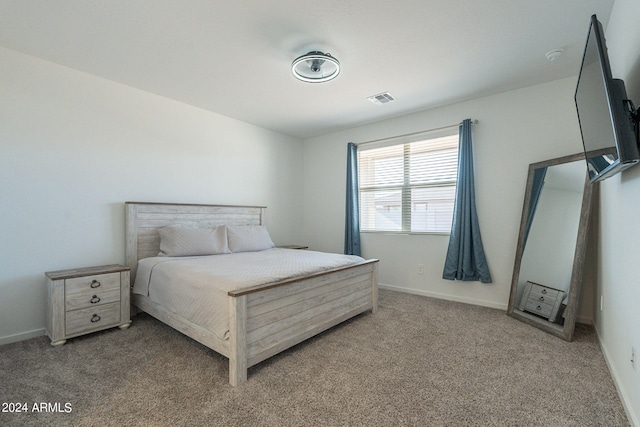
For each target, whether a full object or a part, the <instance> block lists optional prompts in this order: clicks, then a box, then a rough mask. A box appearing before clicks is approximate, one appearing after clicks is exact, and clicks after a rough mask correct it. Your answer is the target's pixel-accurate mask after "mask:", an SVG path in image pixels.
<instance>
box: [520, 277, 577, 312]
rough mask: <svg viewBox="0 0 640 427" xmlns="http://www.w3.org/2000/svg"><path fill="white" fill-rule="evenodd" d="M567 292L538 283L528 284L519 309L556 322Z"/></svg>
mask: <svg viewBox="0 0 640 427" xmlns="http://www.w3.org/2000/svg"><path fill="white" fill-rule="evenodd" d="M564 295H565V292H564V291H561V290H559V289H554V288H551V287H549V286H544V285H540V284H538V283H533V282H527V283H526V285H525V288H524V292H523V293H522V297H521V298H520V305H518V309H520V310H521V311H528V312H529V313H533V314H536V315H538V316H541V317H546V318H547V319H548V320H549V321H550V322H556V321H557V318H558V314H561V313H560V306H561V304H562V300H563V299H564Z"/></svg>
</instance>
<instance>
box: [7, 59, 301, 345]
mask: <svg viewBox="0 0 640 427" xmlns="http://www.w3.org/2000/svg"><path fill="white" fill-rule="evenodd" d="M0 64H2V66H1V67H0V93H1V94H2V95H1V96H0V343H6V342H11V341H14V340H18V339H23V338H28V337H30V336H35V335H40V334H42V333H43V328H44V325H45V297H46V292H45V289H46V288H45V276H44V272H45V271H50V270H58V269H67V268H74V267H83V266H92V265H101V264H108V263H124V260H125V259H124V204H123V203H124V202H125V201H157V202H182V203H219V204H251V205H256V204H257V205H264V206H267V207H268V209H267V224H268V226H269V229H270V231H271V234H272V237H273V239H274V241H275V242H276V243H296V242H300V241H302V239H301V236H300V232H301V225H302V215H301V201H302V199H301V195H300V193H301V191H302V184H301V180H300V176H301V174H302V165H301V162H302V144H301V141H300V140H297V139H294V138H291V137H288V136H284V135H282V134H278V133H275V132H272V131H269V130H266V129H262V128H259V127H256V126H252V125H249V124H246V123H243V122H240V121H237V120H233V119H230V118H227V117H224V116H221V115H217V114H213V113H210V112H207V111H204V110H201V109H198V108H195V107H191V106H188V105H186V104H182V103H178V102H175V101H171V100H169V99H166V98H162V97H159V96H156V95H152V94H149V93H146V92H142V91H140V90H137V89H133V88H131V87H128V86H124V85H120V84H117V83H114V82H111V81H107V80H104V79H100V78H97V77H94V76H91V75H88V74H84V73H81V72H77V71H74V70H71V69H69V68H65V67H61V66H58V65H55V64H53V63H50V62H46V61H42V60H38V59H35V58H33V57H29V56H26V55H23V54H20V53H17V52H13V51H10V50H6V49H0Z"/></svg>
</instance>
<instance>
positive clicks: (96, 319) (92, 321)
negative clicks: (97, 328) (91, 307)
mask: <svg viewBox="0 0 640 427" xmlns="http://www.w3.org/2000/svg"><path fill="white" fill-rule="evenodd" d="M99 321H100V316H98V315H97V314H94V315H93V316H91V323H96V322H99Z"/></svg>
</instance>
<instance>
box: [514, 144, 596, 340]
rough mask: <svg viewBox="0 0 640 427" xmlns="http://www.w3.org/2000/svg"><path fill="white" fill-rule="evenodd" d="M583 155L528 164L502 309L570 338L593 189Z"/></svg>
mask: <svg viewBox="0 0 640 427" xmlns="http://www.w3.org/2000/svg"><path fill="white" fill-rule="evenodd" d="M596 185H597V184H595V185H594V184H590V183H589V180H588V178H587V168H586V165H585V160H584V155H583V154H574V155H571V156H565V157H560V158H557V159H551V160H547V161H543V162H539V163H533V164H531V165H529V175H528V178H527V187H526V192H525V198H524V206H523V209H522V219H521V222H520V235H519V238H518V247H517V250H516V258H515V263H514V268H513V278H512V281H511V295H510V297H509V306H508V308H507V313H508V314H509V315H510V316H512V317H515V318H517V319H519V320H521V321H523V322H526V323H528V324H530V325H532V326H536V327H538V328H540V329H542V330H544V331H546V332H548V333H550V334H553V335H556V336H558V337H560V338H563V339H565V340H567V341H571V340H572V339H573V332H574V329H575V322H576V316H577V311H578V304H579V296H580V291H581V287H582V281H583V272H584V267H585V265H584V264H585V256H586V251H587V242H588V234H589V233H588V232H589V223H590V219H591V216H592V215H591V213H592V204H593V203H594V200H595V199H596V198H595V197H594V188H595V186H596Z"/></svg>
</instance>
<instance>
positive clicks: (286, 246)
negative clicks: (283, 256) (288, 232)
mask: <svg viewBox="0 0 640 427" xmlns="http://www.w3.org/2000/svg"><path fill="white" fill-rule="evenodd" d="M276 248H282V249H309V246H304V245H282V246H276Z"/></svg>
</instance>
